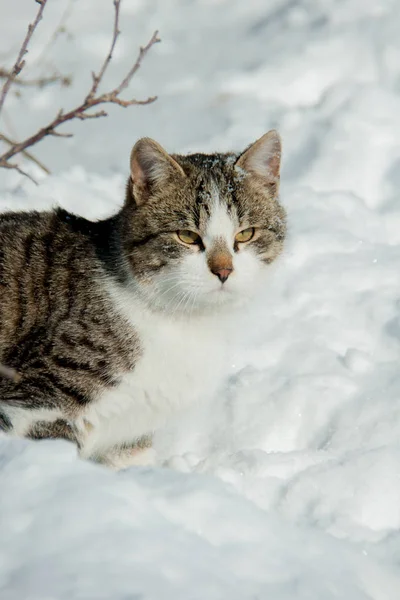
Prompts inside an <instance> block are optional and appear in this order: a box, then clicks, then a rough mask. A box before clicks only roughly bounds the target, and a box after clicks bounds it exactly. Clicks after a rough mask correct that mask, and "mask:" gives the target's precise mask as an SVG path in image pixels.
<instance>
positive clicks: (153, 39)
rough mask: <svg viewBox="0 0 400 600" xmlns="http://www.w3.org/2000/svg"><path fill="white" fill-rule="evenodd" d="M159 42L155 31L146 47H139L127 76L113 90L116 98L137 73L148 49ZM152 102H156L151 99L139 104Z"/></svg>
mask: <svg viewBox="0 0 400 600" xmlns="http://www.w3.org/2000/svg"><path fill="white" fill-rule="evenodd" d="M160 41H161V40H160V38H159V37H158V31H155V32H154V33H153V35H152V36H151V38H150V40H149V42H148V43H147V44H146V46H141V47H140V50H139V56H138V57H137V59H136V62H135V64H134V65H133V67H132V68H131V69H130V70H129V71H128V74H127V75H126V77H125V79H124V80H123V81H122V83H120V85H119V86H118V87H117V88H116V89H115V90H114V93H115V95H116V96H118V95H119V94H120V93H121V92H122V91H123V90H124V89H125V88H127V87H128V85H129V84H130V82H131V79H132V77H133V76H134V75H135V73H136V71H138V70H139V69H140V66H141V64H142V61H143V59H144V57H145V56H146V54H147V53H148V51H149V50H150V48H151V47H152V46H154V44H157V43H158V42H160ZM154 100H156V98H151V99H150V98H149V99H147V100H146V101H141V102H140V103H141V104H149V102H154ZM137 103H138V104H139V102H137Z"/></svg>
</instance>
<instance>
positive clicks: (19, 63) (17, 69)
mask: <svg viewBox="0 0 400 600" xmlns="http://www.w3.org/2000/svg"><path fill="white" fill-rule="evenodd" d="M36 2H37V3H38V4H40V7H39V10H38V13H37V15H36V18H35V20H34V22H33V23H30V24H29V25H28V31H27V33H26V36H25V39H24V41H23V42H22V46H21V49H20V51H19V54H18V58H17V60H16V62H15V64H14V66H13V68H12V69H11V71H10V73H9V76H8V78H7V79H6V81H5V83H4V85H3V89H2V90H1V95H0V112H1V109H2V108H3V104H4V100H5V99H6V96H7V93H8V90H9V89H10V87H11V84H12V82H13V81H14V79H15V78H16V77H17V75H19V74H20V73H21V71H22V69H23V68H24V65H25V61H24V56H25V54H26V53H27V52H28V44H29V41H30V39H31V37H32V35H33V32H34V31H35V29H36V27H37V26H38V24H39V21H40V20H41V19H42V15H43V11H44V7H45V6H46V2H47V0H36Z"/></svg>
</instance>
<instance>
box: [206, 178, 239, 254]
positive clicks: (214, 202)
mask: <svg viewBox="0 0 400 600" xmlns="http://www.w3.org/2000/svg"><path fill="white" fill-rule="evenodd" d="M210 194H211V206H210V218H209V220H208V223H207V227H206V233H205V236H204V242H205V244H206V245H207V244H211V243H212V242H213V241H214V240H215V239H216V238H219V239H221V238H222V239H224V240H225V241H226V242H228V243H229V246H231V244H232V238H233V236H234V229H235V225H234V222H233V220H232V217H231V216H230V215H229V212H228V207H227V206H226V204H225V203H224V202H221V198H220V191H219V188H218V186H217V184H216V183H215V181H211V184H210Z"/></svg>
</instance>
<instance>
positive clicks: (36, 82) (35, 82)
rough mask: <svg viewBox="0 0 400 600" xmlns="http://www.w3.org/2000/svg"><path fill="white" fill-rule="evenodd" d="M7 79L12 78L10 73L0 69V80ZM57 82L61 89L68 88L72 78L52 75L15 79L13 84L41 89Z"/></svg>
mask: <svg viewBox="0 0 400 600" xmlns="http://www.w3.org/2000/svg"><path fill="white" fill-rule="evenodd" d="M9 77H11V79H12V78H13V75H12V72H11V71H7V70H6V69H2V68H1V67H0V79H8V78H9ZM57 81H59V82H60V84H61V85H62V86H63V87H68V86H69V85H71V81H72V78H71V77H70V76H68V75H52V76H51V77H38V78H37V79H15V80H14V83H15V85H19V86H22V87H38V88H42V87H45V86H46V85H50V84H51V83H56V82H57Z"/></svg>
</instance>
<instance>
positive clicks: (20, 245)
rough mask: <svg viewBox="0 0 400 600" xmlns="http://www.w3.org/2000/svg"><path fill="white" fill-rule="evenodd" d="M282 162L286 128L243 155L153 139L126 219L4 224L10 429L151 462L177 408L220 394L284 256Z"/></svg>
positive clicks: (87, 452) (1, 389)
mask: <svg viewBox="0 0 400 600" xmlns="http://www.w3.org/2000/svg"><path fill="white" fill-rule="evenodd" d="M279 164H280V140H279V136H278V135H277V134H276V132H269V133H268V134H266V135H265V136H263V137H262V138H260V140H258V141H257V142H256V143H255V144H253V146H250V147H249V148H248V149H247V150H246V151H245V152H244V153H242V154H241V155H239V156H236V155H234V154H232V153H228V154H212V155H205V154H192V155H188V156H180V155H169V154H167V153H166V152H165V150H164V149H163V148H162V147H161V146H160V145H159V144H157V143H156V142H154V141H153V140H149V139H147V138H144V139H142V140H139V142H138V143H137V144H136V145H135V147H134V148H133V151H132V154H131V165H130V166H131V173H130V177H129V180H128V183H127V192H126V199H125V203H124V205H123V207H122V209H121V210H120V211H119V213H118V214H117V215H115V216H114V217H112V218H110V219H107V220H104V221H99V222H90V221H87V220H85V219H83V218H80V217H78V216H75V215H72V214H69V213H68V212H66V211H64V210H61V209H58V210H55V211H53V212H44V213H36V212H30V213H9V214H4V215H2V216H1V217H0V242H1V244H0V248H1V250H0V310H1V315H2V317H1V321H0V362H2V363H3V364H4V365H7V366H8V367H12V368H14V369H16V371H17V372H18V373H19V374H20V375H21V378H20V380H19V381H18V382H14V381H11V380H7V379H0V430H3V431H5V432H6V433H9V434H13V435H19V436H26V437H31V438H33V439H41V438H44V437H47V438H64V439H67V440H70V441H74V442H75V443H76V444H77V446H78V448H79V451H80V453H81V455H82V456H83V457H85V458H91V459H94V460H98V461H101V462H104V463H106V464H109V465H110V466H114V467H115V468H119V467H120V466H121V465H122V466H123V465H124V464H133V463H136V462H142V460H143V458H142V456H140V454H141V453H140V452H139V450H143V452H144V451H146V453H147V454H149V451H150V445H151V442H150V440H151V434H152V432H154V431H155V430H156V429H158V428H159V427H162V426H163V424H164V423H165V422H166V421H167V420H168V417H169V416H170V415H171V414H172V413H173V412H175V411H177V410H182V409H184V408H186V407H188V406H190V405H192V404H193V403H196V402H201V401H202V400H203V399H204V398H211V397H212V396H213V395H214V394H215V392H216V390H217V389H218V386H219V385H220V383H221V382H222V380H223V374H224V372H226V360H227V354H228V353H227V347H226V342H224V335H223V330H222V328H221V318H222V317H223V318H224V319H226V317H229V315H231V316H232V318H233V319H234V314H235V311H236V310H237V309H238V307H240V306H241V305H243V303H244V302H246V301H247V300H248V299H249V298H251V297H252V296H254V295H255V294H257V290H258V288H259V286H260V285H263V283H264V281H265V275H266V274H267V272H268V268H267V266H268V265H269V264H270V263H271V262H272V261H273V260H275V259H276V258H277V257H278V256H279V254H280V253H281V251H282V248H283V243H284V239H285V234H286V217H285V212H284V210H283V208H282V206H281V205H280V203H279V199H278V190H279ZM247 229H249V230H250V231H251V234H249V235H251V236H252V237H251V239H250V240H249V241H248V242H246V243H242V242H239V241H237V240H236V236H237V234H238V233H240V232H241V231H243V230H247ZM187 231H189V232H191V235H192V236H193V239H194V240H195V242H194V243H192V242H191V241H190V238H189V242H190V243H187V242H184V241H183V240H187V236H186V237H182V232H183V233H185V232H187ZM239 239H240V238H239Z"/></svg>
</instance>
